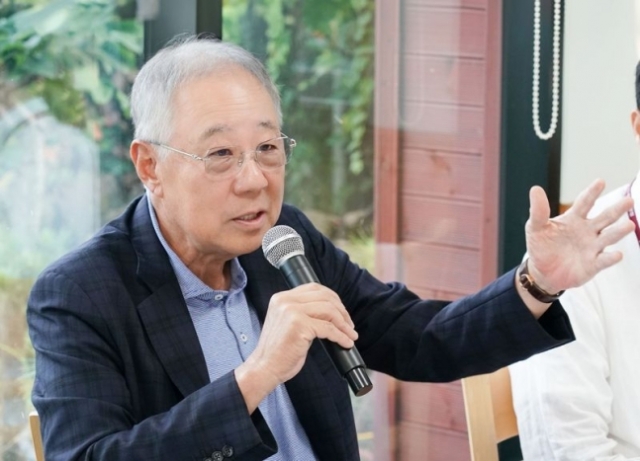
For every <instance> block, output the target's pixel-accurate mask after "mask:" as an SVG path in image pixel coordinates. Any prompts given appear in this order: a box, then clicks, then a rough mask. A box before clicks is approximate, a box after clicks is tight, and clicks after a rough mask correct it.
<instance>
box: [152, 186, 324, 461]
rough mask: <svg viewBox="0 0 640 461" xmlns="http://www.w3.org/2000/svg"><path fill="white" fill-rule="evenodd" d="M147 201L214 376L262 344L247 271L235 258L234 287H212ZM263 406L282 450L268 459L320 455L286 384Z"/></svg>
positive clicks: (283, 460) (280, 460)
mask: <svg viewBox="0 0 640 461" xmlns="http://www.w3.org/2000/svg"><path fill="white" fill-rule="evenodd" d="M147 201H148V202H149V214H150V215H151V222H152V223H153V229H154V230H155V231H156V235H157V236H158V239H159V240H160V243H162V246H163V247H164V249H165V251H166V252H167V254H168V255H169V260H170V262H171V266H172V267H173V271H174V272H175V274H176V277H177V279H178V283H179V284H180V289H181V290H182V296H183V297H184V300H185V302H186V303H187V308H188V309H189V314H190V315H191V320H192V321H193V325H194V326H195V329H196V333H197V334H198V340H199V341H200V346H201V347H202V352H203V353H204V358H205V361H206V363H207V370H208V372H209V379H210V380H211V381H212V382H213V381H215V380H216V379H218V378H220V377H221V376H223V375H225V374H227V373H228V372H230V371H231V370H235V369H236V368H237V367H238V366H240V364H242V363H243V362H244V361H245V360H246V359H247V357H249V355H250V354H251V353H252V352H253V350H254V349H255V348H256V345H257V344H258V338H259V337H260V331H261V327H260V321H259V320H258V315H257V314H256V312H255V309H253V308H252V307H250V306H249V303H248V302H247V298H246V297H245V295H244V289H245V287H246V286H247V275H246V273H245V272H244V269H242V266H241V265H240V262H239V261H238V259H237V258H234V259H233V260H231V287H230V288H229V291H223V290H212V289H211V288H210V287H209V286H208V285H206V284H205V283H204V282H203V281H202V280H200V279H199V278H198V277H197V276H196V275H195V274H194V273H193V272H191V270H190V269H189V268H188V267H187V266H186V265H185V264H184V263H183V262H182V260H181V259H180V258H179V257H178V255H176V253H175V252H174V251H173V250H172V249H171V247H170V246H169V245H168V244H167V242H166V240H165V239H164V237H163V236H162V232H160V227H159V226H158V220H157V218H156V214H155V211H154V209H153V206H152V205H151V200H150V197H149V196H148V195H147ZM258 408H260V412H261V413H262V416H263V417H264V419H265V421H266V422H267V424H268V425H269V428H270V429H271V432H272V433H273V436H274V438H275V439H276V442H277V443H278V453H276V454H275V455H273V456H270V457H269V458H267V459H268V460H269V461H287V460H296V461H307V460H309V461H315V460H317V458H316V457H315V455H314V453H313V449H312V448H311V443H310V442H309V438H308V437H307V434H306V433H305V431H304V429H303V428H302V425H301V424H300V421H299V420H298V415H297V414H296V411H295V409H294V408H293V404H292V403H291V399H290V398H289V394H288V393H287V388H286V387H285V386H284V384H280V385H279V386H278V387H276V388H275V390H274V391H273V392H271V393H270V394H269V395H268V396H267V397H266V398H265V399H264V400H263V401H262V402H261V403H260V405H258Z"/></svg>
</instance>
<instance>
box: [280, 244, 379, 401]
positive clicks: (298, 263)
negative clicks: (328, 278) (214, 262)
mask: <svg viewBox="0 0 640 461" xmlns="http://www.w3.org/2000/svg"><path fill="white" fill-rule="evenodd" d="M280 270H281V271H282V274H283V275H284V278H285V279H286V280H287V283H288V284H289V286H290V287H291V288H295V287H297V286H300V285H304V284H305V283H312V282H316V283H320V280H319V279H318V276H317V275H316V273H315V272H314V271H313V268H312V267H311V264H309V261H307V258H306V257H305V256H304V255H295V256H292V257H290V258H288V259H287V260H285V261H284V262H283V263H282V264H281V265H280ZM321 342H322V344H323V346H324V348H325V350H326V351H327V353H328V354H329V356H330V357H331V359H332V360H333V363H334V365H335V366H336V368H337V369H338V371H339V372H340V374H341V375H342V377H343V378H344V379H346V380H347V382H348V383H349V387H350V388H351V391H352V392H353V394H354V395H356V396H358V397H360V396H362V395H365V394H366V393H368V392H369V391H370V390H371V389H372V388H373V384H372V383H371V380H370V379H369V376H368V375H367V371H366V368H365V364H364V360H362V357H361V356H360V353H359V352H358V349H356V347H355V346H354V347H352V348H351V349H345V348H344V347H342V346H340V345H339V344H336V343H334V342H332V341H329V340H326V339H322V340H321Z"/></svg>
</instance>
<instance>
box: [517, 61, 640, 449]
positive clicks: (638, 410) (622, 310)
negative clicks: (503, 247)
mask: <svg viewBox="0 0 640 461" xmlns="http://www.w3.org/2000/svg"><path fill="white" fill-rule="evenodd" d="M636 104H637V107H638V109H636V110H634V111H633V112H632V114H631V125H632V127H633V130H634V132H635V133H636V135H637V136H639V135H640V112H639V110H640V63H639V64H638V66H637V67H636ZM629 195H630V196H631V197H633V199H634V202H635V205H634V209H632V210H630V212H629V214H628V215H627V214H625V215H624V216H622V217H621V218H620V220H621V221H622V222H629V223H634V224H635V233H632V234H630V235H628V236H626V237H625V238H623V239H622V240H620V241H619V242H617V243H615V244H614V245H612V246H611V248H610V249H608V250H607V251H613V252H617V253H621V254H623V255H624V258H623V260H622V262H621V263H620V264H617V265H616V266H614V267H611V268H609V269H607V270H606V271H603V272H601V273H599V274H598V275H596V276H595V277H594V278H593V279H592V280H591V281H590V282H588V283H586V284H585V285H584V286H581V287H580V288H574V289H571V290H568V291H567V292H566V293H565V294H564V295H563V296H562V298H561V301H562V305H563V306H564V307H565V309H566V310H567V312H568V314H569V316H570V317H571V323H572V325H573V327H574V330H575V334H576V338H577V340H576V341H575V342H574V343H572V344H570V345H568V346H566V347H561V348H559V349H556V350H554V351H550V352H547V353H545V354H540V355H538V356H535V357H532V358H531V359H529V360H527V361H525V362H522V363H518V364H516V365H514V366H512V367H510V371H511V377H512V387H513V399H514V406H515V409H516V413H517V416H518V428H519V432H520V441H521V445H522V452H523V454H524V458H525V460H527V461H596V460H597V461H625V460H640V366H639V365H640V364H639V363H638V360H639V358H640V337H639V336H638V325H640V309H639V307H640V305H639V303H640V229H639V228H638V218H637V216H638V213H640V206H639V205H638V204H639V203H640V183H639V182H638V176H636V179H635V180H633V181H632V182H631V184H627V185H625V186H623V187H621V188H619V189H617V190H615V191H613V192H611V193H609V194H607V195H605V196H604V197H602V198H601V199H599V200H598V202H597V203H596V205H595V206H594V209H593V213H597V212H599V211H600V210H603V209H605V208H606V207H607V206H609V205H610V204H611V203H613V202H615V201H617V200H619V198H620V197H624V196H629Z"/></svg>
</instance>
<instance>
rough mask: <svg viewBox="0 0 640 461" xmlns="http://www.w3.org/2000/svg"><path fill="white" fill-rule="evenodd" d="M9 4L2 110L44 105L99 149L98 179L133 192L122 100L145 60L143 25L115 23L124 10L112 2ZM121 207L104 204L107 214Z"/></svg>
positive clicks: (2, 51) (1, 48) (115, 201)
mask: <svg viewBox="0 0 640 461" xmlns="http://www.w3.org/2000/svg"><path fill="white" fill-rule="evenodd" d="M120 3H122V2H120ZM128 3H131V2H128ZM11 5H12V6H5V7H4V8H3V9H2V10H0V12H1V13H2V16H0V98H2V99H4V101H3V100H0V106H2V105H5V106H8V107H11V105H12V104H15V103H17V102H19V101H21V100H23V99H26V98H29V97H34V96H39V97H42V98H44V100H45V101H46V102H47V104H48V106H49V108H50V110H51V112H52V113H53V114H54V116H55V117H56V118H57V119H58V120H59V121H61V122H63V123H66V124H69V125H73V126H76V127H79V128H81V129H83V130H84V131H85V132H86V133H87V134H88V135H89V136H90V137H91V138H93V139H94V140H95V141H96V142H97V143H98V144H99V145H100V165H101V170H102V173H103V174H104V175H109V176H112V177H113V179H114V180H115V181H116V182H117V183H118V186H119V187H120V188H121V189H122V188H124V189H125V190H127V189H131V188H132V187H133V186H132V184H133V182H132V181H131V176H132V175H133V168H132V166H131V164H130V162H129V160H128V156H127V150H126V148H123V147H122V145H123V144H128V140H129V139H130V138H131V135H132V130H131V126H130V123H129V122H128V118H129V103H128V97H127V94H128V91H129V88H130V85H131V82H132V80H133V77H134V75H135V71H136V69H137V63H138V59H139V56H141V54H142V43H143V41H142V24H141V23H139V22H138V21H135V20H134V19H121V18H119V17H118V15H117V8H118V7H123V5H122V4H120V5H118V4H117V3H116V2H114V1H111V0H91V1H89V0H51V1H46V2H45V1H27V0H24V1H14V2H12V4H11ZM0 147H1V146H0ZM125 195H129V194H125ZM121 202H123V200H122V199H120V198H119V197H117V196H116V197H114V198H112V200H109V201H107V203H106V205H107V207H106V210H105V214H109V212H110V210H109V208H120V207H121V206H122V205H123V203H121Z"/></svg>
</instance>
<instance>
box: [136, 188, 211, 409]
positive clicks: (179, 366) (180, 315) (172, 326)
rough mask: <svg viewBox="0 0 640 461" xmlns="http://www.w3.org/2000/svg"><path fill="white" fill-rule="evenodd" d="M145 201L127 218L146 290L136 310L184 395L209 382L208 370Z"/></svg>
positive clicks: (140, 278) (169, 373) (140, 277)
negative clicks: (148, 292)
mask: <svg viewBox="0 0 640 461" xmlns="http://www.w3.org/2000/svg"><path fill="white" fill-rule="evenodd" d="M147 200H148V199H147V197H146V196H143V197H142V198H141V199H139V201H138V203H137V205H135V208H134V210H133V216H132V218H131V221H130V222H131V231H130V232H131V241H132V244H133V247H134V250H135V252H136V254H137V257H138V269H137V276H138V279H139V280H140V281H141V282H142V283H144V284H145V285H146V286H147V287H148V288H149V290H150V294H149V296H148V297H147V298H145V299H144V300H142V301H141V302H140V303H139V304H138V306H137V309H138V313H139V315H140V319H141V321H142V323H143V325H144V328H145V331H146V332H147V335H148V336H149V340H150V341H151V344H152V346H153V348H154V350H155V351H156V354H157V355H158V358H159V359H160V361H161V362H162V365H163V366H164V369H165V371H166V372H167V374H168V375H169V377H170V379H171V381H173V383H174V384H175V385H176V387H177V388H178V390H179V391H180V392H181V393H182V395H183V396H185V397H186V396H187V395H190V394H192V393H193V392H195V391H196V390H198V389H200V388H201V387H203V386H205V385H206V384H207V383H209V373H208V371H207V365H206V362H205V359H204V354H203V353H202V347H201V346H200V341H199V340H198V335H197V333H196V330H195V327H194V326H193V321H192V320H191V316H190V315H189V310H188V309H187V304H186V303H185V301H184V298H183V297H182V292H181V290H180V285H179V284H178V280H177V279H176V276H175V274H174V272H173V269H172V267H171V263H170V262H169V257H168V256H167V253H166V252H165V250H164V248H163V247H162V244H161V243H160V241H159V240H158V237H157V235H156V233H155V231H154V229H153V226H152V224H151V217H150V216H149V209H148V206H149V205H148V202H147Z"/></svg>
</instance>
